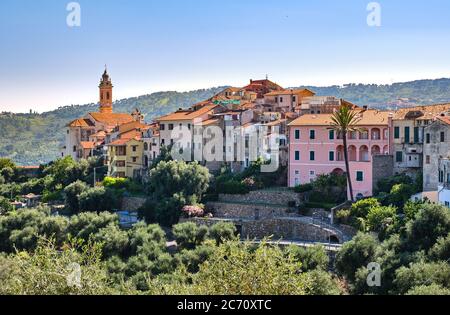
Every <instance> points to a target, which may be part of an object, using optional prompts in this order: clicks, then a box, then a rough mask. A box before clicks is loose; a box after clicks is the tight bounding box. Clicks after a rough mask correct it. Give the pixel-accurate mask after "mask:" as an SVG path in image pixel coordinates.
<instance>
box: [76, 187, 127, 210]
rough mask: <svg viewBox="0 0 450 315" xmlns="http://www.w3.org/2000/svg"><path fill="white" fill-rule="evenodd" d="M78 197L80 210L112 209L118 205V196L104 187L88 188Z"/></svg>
mask: <svg viewBox="0 0 450 315" xmlns="http://www.w3.org/2000/svg"><path fill="white" fill-rule="evenodd" d="M78 198H79V204H80V210H81V211H91V212H102V211H112V210H114V209H115V208H117V207H118V206H119V197H118V196H117V195H116V193H115V192H114V191H113V190H110V189H107V188H106V189H105V188H104V187H94V188H89V189H88V190H86V191H84V192H82V193H81V194H80V195H79V197H78Z"/></svg>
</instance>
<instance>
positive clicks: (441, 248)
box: [429, 233, 450, 261]
mask: <svg viewBox="0 0 450 315" xmlns="http://www.w3.org/2000/svg"><path fill="white" fill-rule="evenodd" d="M429 256H430V258H431V259H432V260H434V261H439V260H442V261H450V233H449V234H448V235H447V237H441V238H439V239H438V240H437V242H436V244H434V246H433V247H432V248H431V250H430V252H429Z"/></svg>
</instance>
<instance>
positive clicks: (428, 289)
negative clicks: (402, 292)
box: [406, 283, 450, 296]
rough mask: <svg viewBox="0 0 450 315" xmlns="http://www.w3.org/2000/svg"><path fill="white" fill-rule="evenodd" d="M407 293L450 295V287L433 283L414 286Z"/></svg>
mask: <svg viewBox="0 0 450 315" xmlns="http://www.w3.org/2000/svg"><path fill="white" fill-rule="evenodd" d="M406 295H433V296H434V295H450V289H448V288H444V287H442V286H440V285H438V284H435V283H433V284H430V285H421V286H417V287H414V288H412V289H411V290H409V291H408V292H407V293H406Z"/></svg>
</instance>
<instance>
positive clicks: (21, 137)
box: [0, 79, 450, 165]
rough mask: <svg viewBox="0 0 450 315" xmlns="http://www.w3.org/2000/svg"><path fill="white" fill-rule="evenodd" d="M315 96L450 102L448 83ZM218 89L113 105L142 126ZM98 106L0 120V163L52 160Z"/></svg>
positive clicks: (353, 87) (337, 90)
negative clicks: (138, 116) (69, 132)
mask: <svg viewBox="0 0 450 315" xmlns="http://www.w3.org/2000/svg"><path fill="white" fill-rule="evenodd" d="M305 87H306V88H309V89H311V90H313V91H315V92H316V93H317V94H318V95H334V96H337V97H339V98H345V99H347V100H349V101H351V102H353V103H355V104H357V105H369V106H371V107H376V108H381V109H386V108H389V109H395V108H397V107H404V106H413V105H421V104H436V103H445V102H449V101H450V79H437V80H419V81H412V82H404V83H394V84H392V85H376V84H348V85H344V86H342V87H341V86H329V87H315V86H305ZM222 89H223V87H217V88H211V89H204V90H197V91H191V92H185V93H179V92H158V93H154V94H150V95H143V96H139V97H133V98H128V99H123V100H119V101H117V102H115V104H114V109H115V111H117V112H131V110H133V109H134V108H136V107H137V108H139V109H140V110H141V111H142V112H143V113H144V114H145V115H146V116H145V119H146V121H151V120H152V119H153V118H155V117H158V116H161V115H164V114H167V113H169V112H172V111H174V110H176V109H178V108H180V107H189V106H190V105H192V104H194V103H196V102H199V101H202V100H204V99H207V98H209V97H211V96H212V95H214V94H215V93H217V92H219V91H220V90H222ZM96 109H97V105H95V104H88V105H76V106H65V107H60V108H58V109H56V110H54V111H51V112H46V113H43V114H9V113H7V114H0V139H1V142H0V157H9V158H12V159H14V161H16V162H17V163H18V164H21V165H34V164H39V163H45V162H48V161H51V160H53V159H54V158H56V157H57V156H58V151H59V150H58V147H59V146H60V144H61V143H62V142H63V141H64V126H65V124H67V123H68V122H69V121H70V120H72V119H75V118H77V117H82V116H83V115H84V114H85V113H87V112H89V111H95V110H96Z"/></svg>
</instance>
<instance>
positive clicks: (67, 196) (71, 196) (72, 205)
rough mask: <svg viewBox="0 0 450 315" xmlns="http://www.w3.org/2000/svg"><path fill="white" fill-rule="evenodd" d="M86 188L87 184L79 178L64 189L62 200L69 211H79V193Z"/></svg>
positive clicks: (87, 187)
mask: <svg viewBox="0 0 450 315" xmlns="http://www.w3.org/2000/svg"><path fill="white" fill-rule="evenodd" d="M88 189H89V186H88V185H87V184H86V183H84V182H82V181H79V180H78V181H76V182H74V183H72V184H70V185H69V186H67V187H66V188H65V189H64V201H65V205H66V207H67V208H68V210H69V211H70V213H72V214H77V213H78V212H80V195H81V194H82V193H84V192H86V191H87V190H88Z"/></svg>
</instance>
